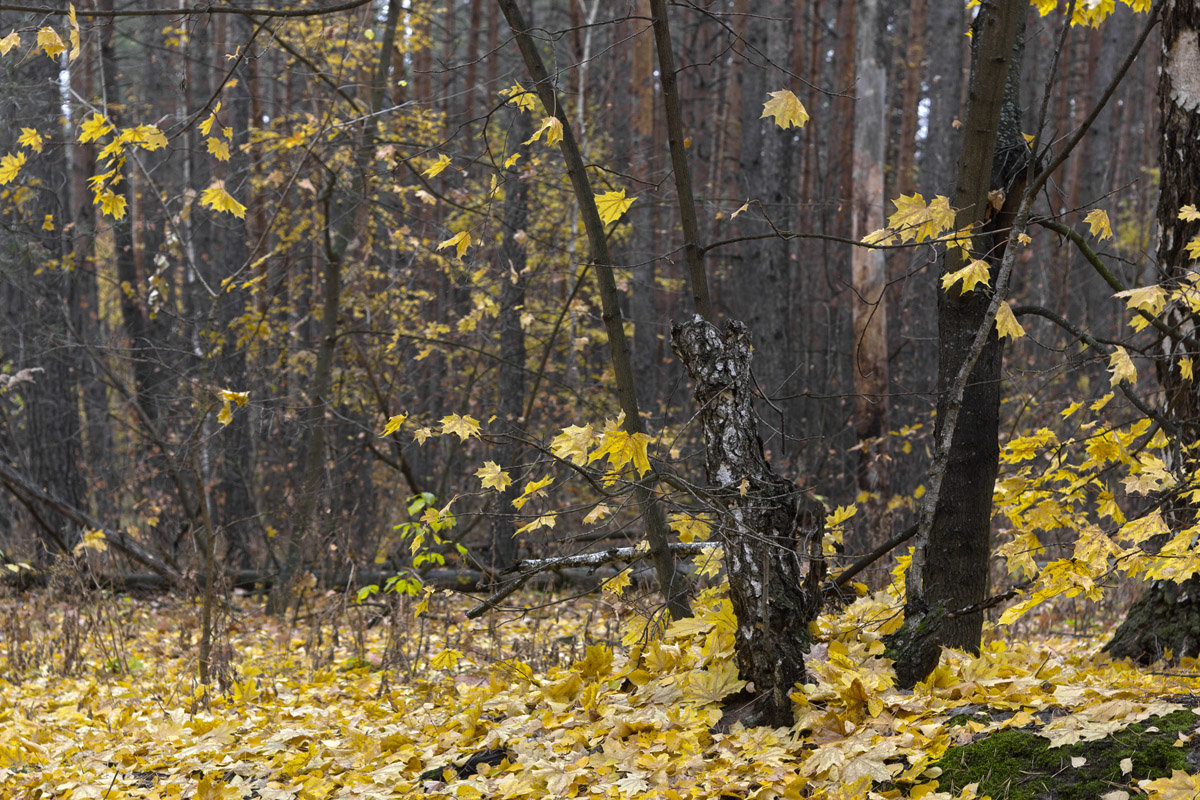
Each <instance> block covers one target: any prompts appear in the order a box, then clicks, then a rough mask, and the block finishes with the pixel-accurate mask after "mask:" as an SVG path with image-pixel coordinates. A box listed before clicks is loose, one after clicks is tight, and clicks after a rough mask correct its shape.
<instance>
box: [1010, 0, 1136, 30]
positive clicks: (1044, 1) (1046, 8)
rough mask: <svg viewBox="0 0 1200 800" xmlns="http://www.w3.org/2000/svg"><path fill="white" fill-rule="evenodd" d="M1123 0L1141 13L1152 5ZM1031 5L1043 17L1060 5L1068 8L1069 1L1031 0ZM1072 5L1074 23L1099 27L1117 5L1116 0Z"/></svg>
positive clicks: (1122, 0)
mask: <svg viewBox="0 0 1200 800" xmlns="http://www.w3.org/2000/svg"><path fill="white" fill-rule="evenodd" d="M1121 2H1122V3H1123V4H1124V5H1127V6H1129V7H1130V8H1131V9H1133V10H1134V11H1135V12H1137V13H1139V14H1141V13H1143V12H1146V11H1149V10H1150V5H1151V0H1121ZM1030 5H1032V6H1033V7H1034V8H1036V9H1037V10H1038V13H1039V14H1041V15H1042V16H1043V17H1044V16H1046V15H1047V14H1050V13H1052V12H1053V11H1055V10H1056V9H1058V8H1059V7H1060V6H1061V7H1062V8H1063V9H1064V10H1065V9H1066V8H1067V3H1059V1H1058V0H1030ZM1070 7H1071V9H1072V10H1071V24H1072V25H1089V26H1091V27H1093V28H1097V27H1099V26H1100V23H1102V22H1104V20H1106V19H1108V17H1109V15H1111V14H1112V13H1113V11H1115V10H1116V7H1117V5H1116V2H1115V0H1087V2H1080V3H1072V4H1070Z"/></svg>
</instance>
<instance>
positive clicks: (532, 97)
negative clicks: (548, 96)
mask: <svg viewBox="0 0 1200 800" xmlns="http://www.w3.org/2000/svg"><path fill="white" fill-rule="evenodd" d="M500 95H501V96H502V97H507V98H508V102H510V103H512V104H513V105H515V106H516V107H517V108H520V109H521V110H523V111H536V110H537V95H536V94H534V93H533V92H531V91H528V90H527V89H525V87H523V86H522V85H521V84H519V83H514V84H513V85H512V86H511V87H509V88H508V89H501V90H500Z"/></svg>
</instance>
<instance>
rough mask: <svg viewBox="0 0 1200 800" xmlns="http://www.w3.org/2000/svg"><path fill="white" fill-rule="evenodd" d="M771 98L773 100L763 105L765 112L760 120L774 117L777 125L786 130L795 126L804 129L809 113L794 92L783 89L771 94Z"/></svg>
mask: <svg viewBox="0 0 1200 800" xmlns="http://www.w3.org/2000/svg"><path fill="white" fill-rule="evenodd" d="M770 96H771V99H770V100H768V101H767V102H765V103H763V111H762V115H761V116H760V117H759V119H766V118H767V117H774V118H775V124H776V125H778V126H779V127H780V128H783V129H784V130H787V129H788V128H790V127H792V126H793V125H794V126H796V127H797V128H803V127H804V123H806V122H808V111H806V110H805V108H804V104H803V103H801V102H800V98H798V97H796V95H794V94H792V92H790V91H789V90H787V89H781V90H780V91H778V92H770Z"/></svg>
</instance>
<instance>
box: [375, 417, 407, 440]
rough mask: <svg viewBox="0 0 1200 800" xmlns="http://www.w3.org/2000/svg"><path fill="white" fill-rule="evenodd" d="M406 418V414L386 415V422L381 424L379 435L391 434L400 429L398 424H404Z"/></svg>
mask: <svg viewBox="0 0 1200 800" xmlns="http://www.w3.org/2000/svg"><path fill="white" fill-rule="evenodd" d="M406 419H408V415H407V414H397V415H395V416H394V417H388V421H387V424H386V425H384V426H383V433H381V434H379V435H380V436H391V435H392V434H393V433H395V432H396V431H398V430H400V426H401V425H403V424H404V420H406Z"/></svg>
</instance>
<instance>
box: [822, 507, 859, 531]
mask: <svg viewBox="0 0 1200 800" xmlns="http://www.w3.org/2000/svg"><path fill="white" fill-rule="evenodd" d="M857 513H858V506H838V507H837V508H835V509H834V510H833V513H832V514H830V515H829V517H828V518H827V519H826V520H825V527H826V528H836V527H837V526H838V525H841V524H842V523H843V522H846V521H847V520H849V519H850V518H851V517H853V516H854V515H855V514H857Z"/></svg>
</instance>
